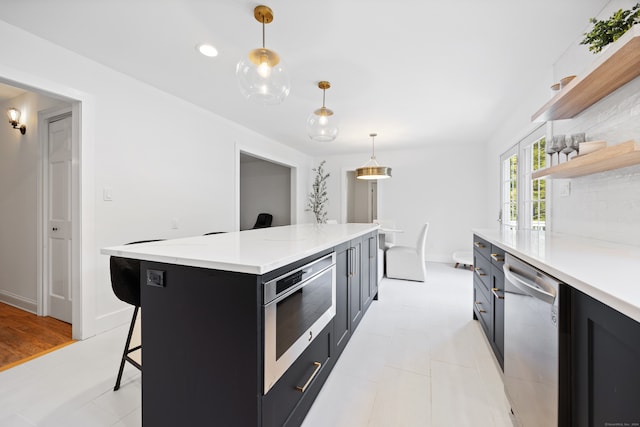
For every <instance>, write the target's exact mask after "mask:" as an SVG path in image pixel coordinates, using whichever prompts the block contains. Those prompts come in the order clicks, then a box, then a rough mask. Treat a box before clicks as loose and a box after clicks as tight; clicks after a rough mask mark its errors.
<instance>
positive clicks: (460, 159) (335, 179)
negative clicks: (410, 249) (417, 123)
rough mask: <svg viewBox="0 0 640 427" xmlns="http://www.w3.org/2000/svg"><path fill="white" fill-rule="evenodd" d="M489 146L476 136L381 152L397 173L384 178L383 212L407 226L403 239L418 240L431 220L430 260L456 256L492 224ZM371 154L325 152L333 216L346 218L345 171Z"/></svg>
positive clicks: (402, 241) (400, 237)
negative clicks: (450, 143) (466, 140)
mask: <svg viewBox="0 0 640 427" xmlns="http://www.w3.org/2000/svg"><path fill="white" fill-rule="evenodd" d="M484 151H485V148H484V144H483V143H482V142H474V143H470V144H461V145H456V146H455V147H451V146H446V147H445V146H441V145H433V146H426V147H425V148H422V149H412V150H397V151H384V152H379V153H376V157H377V160H378V162H379V163H380V164H381V165H384V166H389V167H391V168H392V174H393V177H392V178H390V179H386V180H380V181H378V203H379V205H378V206H379V212H378V217H379V219H381V220H395V224H396V227H397V228H399V229H401V230H404V233H400V234H398V235H397V236H396V243H397V244H401V245H409V246H415V244H416V241H417V239H418V234H419V232H420V229H421V227H422V225H423V224H424V223H425V222H429V223H430V228H429V236H428V237H427V254H426V258H427V260H429V261H441V262H450V261H451V254H452V253H453V252H454V251H456V250H460V249H465V248H469V245H470V244H471V240H472V233H471V229H472V228H474V227H485V226H486V224H485V221H484V219H483V215H484V213H485V212H486V210H487V208H486V198H487V193H488V190H487V188H486V185H485V174H486V171H487V167H486V166H487V165H486V162H485V161H484V159H485V156H484ZM367 158H368V154H367V153H361V154H352V155H341V156H327V157H325V159H326V160H327V164H326V167H327V170H328V171H330V172H331V177H330V178H329V180H328V193H329V206H328V210H329V218H342V209H343V207H342V204H343V203H346V200H343V198H342V197H341V191H342V186H343V185H345V184H346V183H345V180H344V175H345V174H346V171H347V170H354V169H355V168H357V167H359V166H361V165H362V164H363V163H365V162H366V160H367Z"/></svg>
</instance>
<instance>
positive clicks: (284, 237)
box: [100, 224, 379, 275]
mask: <svg viewBox="0 0 640 427" xmlns="http://www.w3.org/2000/svg"><path fill="white" fill-rule="evenodd" d="M378 227H379V225H377V224H298V225H287V226H282V227H269V228H260V229H256V230H245V231H236V232H230V233H221V234H212V235H209V236H196V237H187V238H182V239H171V240H162V241H158V242H149V243H139V244H135V245H122V246H112V247H107V248H103V249H102V250H101V251H100V252H101V253H102V254H104V255H114V256H119V257H124V258H133V259H140V260H145V261H156V262H163V263H168V264H177V265H188V266H192V267H203V268H211V269H216V270H226V271H236V272H240V273H250V274H258V275H260V274H264V273H267V272H269V271H272V270H275V269H276V268H279V267H283V266H285V265H287V264H290V263H292V262H294V261H297V260H300V259H302V258H305V257H307V256H310V255H313V254H316V253H318V252H320V251H323V250H325V249H329V248H332V247H334V246H337V245H339V244H341V243H344V242H346V241H348V240H351V239H354V238H356V237H359V236H362V235H364V234H367V233H369V232H371V231H374V230H376V229H377V228H378Z"/></svg>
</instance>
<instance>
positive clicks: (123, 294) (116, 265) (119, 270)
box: [109, 240, 158, 391]
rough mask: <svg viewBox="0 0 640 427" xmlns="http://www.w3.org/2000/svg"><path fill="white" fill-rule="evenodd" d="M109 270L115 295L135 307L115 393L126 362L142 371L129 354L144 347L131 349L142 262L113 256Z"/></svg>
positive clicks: (138, 301) (138, 300)
mask: <svg viewBox="0 0 640 427" xmlns="http://www.w3.org/2000/svg"><path fill="white" fill-rule="evenodd" d="M157 241H158V240H142V241H138V242H131V243H128V244H129V245H132V244H134V243H146V242H157ZM109 269H110V271H111V289H113V293H114V294H115V295H116V297H118V299H120V300H121V301H124V302H126V303H127V304H131V305H133V306H134V307H135V308H134V310H133V317H132V318H131V325H130V326H129V334H128V335H127V342H126V344H125V346H124V352H123V353H122V359H121V360H120V369H119V370H118V379H117V380H116V385H115V387H114V388H113V391H116V390H118V389H119V388H120V381H121V380H122V372H123V371H124V364H125V362H129V363H131V364H132V365H133V366H135V367H136V368H138V369H140V370H142V365H140V364H139V363H138V362H136V361H135V360H133V359H132V358H131V357H130V356H129V354H131V353H133V352H134V351H136V350H139V349H141V348H142V345H138V346H135V347H133V348H129V345H130V344H131V337H132V335H133V329H134V327H135V325H136V319H137V318H138V311H139V309H140V260H137V259H130V258H121V257H116V256H112V257H111V258H110V259H109Z"/></svg>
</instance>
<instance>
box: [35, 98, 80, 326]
mask: <svg viewBox="0 0 640 427" xmlns="http://www.w3.org/2000/svg"><path fill="white" fill-rule="evenodd" d="M61 117H71V194H70V196H71V270H70V271H69V274H70V275H71V279H72V282H71V289H72V290H71V301H72V302H71V304H72V307H73V304H74V302H75V293H74V292H75V290H76V284H75V283H74V282H73V277H74V276H75V277H77V275H75V274H74V269H75V266H76V264H77V261H78V259H77V254H78V248H77V245H76V242H75V240H76V239H75V236H76V235H77V234H78V231H79V227H78V224H77V222H78V221H77V219H76V215H77V214H78V206H77V202H78V197H77V194H78V181H79V164H78V152H79V147H78V145H79V141H78V138H77V137H76V133H77V132H76V131H77V126H78V123H76V121H75V120H74V115H73V108H72V107H71V106H69V107H53V108H49V109H46V110H42V111H38V129H39V132H38V139H39V141H38V142H39V147H40V159H39V162H40V165H39V167H38V203H37V210H38V228H37V239H38V260H37V272H38V273H37V274H38V292H37V299H36V301H37V307H38V309H37V313H38V316H48V315H49V314H50V307H49V298H48V296H47V295H48V292H47V291H48V281H49V277H50V275H49V263H48V262H47V260H48V259H49V255H50V254H49V246H48V244H47V243H48V238H47V232H48V227H49V225H48V213H49V206H50V203H49V201H50V200H49V196H50V195H49V131H48V129H49V124H50V123H51V122H53V121H55V120H54V119H58V118H61ZM45 130H46V132H45ZM72 311H73V310H72ZM73 323H75V316H74V314H73V313H72V324H71V327H72V329H73Z"/></svg>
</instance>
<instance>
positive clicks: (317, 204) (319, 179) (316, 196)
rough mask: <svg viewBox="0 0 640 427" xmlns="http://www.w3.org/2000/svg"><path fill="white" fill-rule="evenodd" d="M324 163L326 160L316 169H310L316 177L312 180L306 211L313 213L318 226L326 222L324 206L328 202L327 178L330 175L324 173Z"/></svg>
mask: <svg viewBox="0 0 640 427" xmlns="http://www.w3.org/2000/svg"><path fill="white" fill-rule="evenodd" d="M325 162H326V160H323V161H321V162H320V165H318V167H317V168H313V169H311V170H312V171H313V172H315V173H316V176H315V178H314V180H313V185H312V190H311V192H310V193H309V199H308V201H307V209H306V210H307V211H311V212H313V214H314V215H315V217H316V222H317V223H318V224H325V223H326V222H327V210H326V204H327V202H328V201H329V198H328V197H327V178H329V176H330V174H329V172H327V173H325V171H324V164H325Z"/></svg>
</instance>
